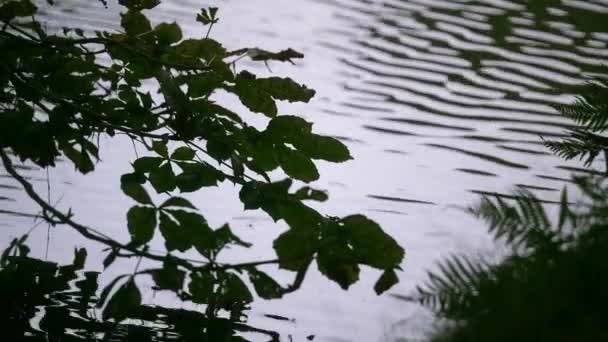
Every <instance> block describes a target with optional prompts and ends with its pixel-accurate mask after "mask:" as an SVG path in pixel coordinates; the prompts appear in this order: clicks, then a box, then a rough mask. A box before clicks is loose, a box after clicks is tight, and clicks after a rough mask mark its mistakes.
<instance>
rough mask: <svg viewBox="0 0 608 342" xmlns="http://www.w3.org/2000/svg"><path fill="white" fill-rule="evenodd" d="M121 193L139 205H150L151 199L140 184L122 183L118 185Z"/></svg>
mask: <svg viewBox="0 0 608 342" xmlns="http://www.w3.org/2000/svg"><path fill="white" fill-rule="evenodd" d="M120 189H121V190H122V192H123V193H124V194H125V195H127V196H129V197H131V198H132V199H134V200H135V201H137V202H139V203H141V204H152V199H151V198H150V196H149V195H148V192H147V191H146V189H144V187H143V186H141V184H138V183H134V182H127V181H123V182H121V183H120Z"/></svg>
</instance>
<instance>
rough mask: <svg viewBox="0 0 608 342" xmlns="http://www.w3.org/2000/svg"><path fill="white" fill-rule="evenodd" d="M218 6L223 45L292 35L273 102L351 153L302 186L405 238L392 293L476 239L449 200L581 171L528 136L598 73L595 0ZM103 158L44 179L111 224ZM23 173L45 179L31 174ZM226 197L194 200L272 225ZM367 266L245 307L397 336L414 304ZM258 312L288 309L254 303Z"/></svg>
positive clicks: (556, 184) (168, 16) (90, 16)
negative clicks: (301, 95) (284, 82)
mask: <svg viewBox="0 0 608 342" xmlns="http://www.w3.org/2000/svg"><path fill="white" fill-rule="evenodd" d="M218 4H219V5H220V7H221V11H222V13H223V16H222V21H221V24H220V25H218V28H217V30H218V31H217V34H218V35H220V39H221V40H222V41H225V42H228V44H233V45H232V46H230V47H241V46H243V45H245V46H261V47H264V48H272V49H276V48H283V47H293V48H295V49H297V50H301V51H303V52H304V53H305V54H306V58H305V60H304V61H303V62H301V63H299V65H297V66H296V67H290V66H274V65H273V66H272V69H273V71H274V73H276V74H281V75H289V76H291V77H293V78H294V79H296V80H298V81H301V82H304V83H307V84H308V85H309V86H311V87H312V88H315V89H317V90H318V94H319V95H318V97H317V99H316V101H314V102H313V104H312V105H310V106H304V107H286V112H287V113H293V112H296V113H303V114H302V115H305V116H306V117H307V118H308V119H309V120H311V121H313V122H315V125H316V126H315V127H316V129H318V130H319V131H321V132H322V133H325V134H329V135H332V136H335V137H338V138H340V139H341V140H342V141H344V142H345V143H346V144H348V145H349V147H350V148H351V150H352V151H353V155H354V157H355V160H354V161H353V162H350V163H347V164H345V165H340V166H332V167H324V166H322V168H321V174H322V180H321V181H319V182H318V184H316V185H317V186H318V187H320V188H325V189H327V190H329V191H330V193H331V194H332V200H331V201H330V202H329V203H328V204H327V210H328V211H329V210H331V211H332V212H337V213H338V214H341V213H352V212H360V211H367V213H368V214H369V216H370V217H372V218H374V219H375V220H377V221H379V222H380V223H381V224H382V225H383V226H384V227H385V228H386V230H387V231H388V232H389V233H391V234H392V235H393V236H395V237H396V238H397V239H398V240H399V241H400V242H401V243H402V244H403V245H404V246H406V249H407V252H408V255H407V258H406V259H407V260H406V263H405V265H404V272H403V276H402V279H403V283H402V284H401V285H400V287H399V288H398V289H397V290H395V291H394V292H397V293H405V292H407V291H408V290H409V289H411V287H412V286H413V285H414V284H416V283H419V282H420V281H421V280H422V279H424V278H423V275H424V269H425V268H428V267H431V266H432V263H433V261H434V260H436V259H437V257H439V256H441V255H444V254H446V253H449V252H451V251H454V250H459V249H465V248H466V249H470V248H476V247H487V246H488V241H487V239H486V237H485V234H484V229H483V227H481V226H480V225H479V223H478V222H475V221H474V220H472V219H471V218H470V217H468V216H467V215H466V214H464V213H463V212H461V211H459V210H455V209H452V208H453V206H454V205H460V206H463V205H467V204H470V203H472V202H473V201H475V200H476V199H477V198H478V196H479V194H508V193H509V190H510V189H512V188H514V187H520V188H525V189H527V190H530V191H532V192H534V193H535V194H537V195H538V196H539V197H540V198H542V199H543V200H545V201H547V203H551V202H552V201H554V200H556V199H557V196H558V194H557V192H556V190H558V189H560V188H561V187H562V186H563V184H564V182H565V181H567V178H568V175H569V174H570V173H571V172H585V170H583V169H580V168H578V167H577V166H578V165H577V164H576V163H565V162H563V161H561V160H559V159H558V158H556V157H554V156H552V155H550V154H548V153H547V152H546V150H545V149H544V147H543V146H542V141H541V139H540V138H539V135H540V134H542V135H544V136H547V137H560V136H562V132H563V130H564V128H567V127H568V125H569V123H568V122H567V121H566V120H564V119H563V118H561V117H560V116H559V115H558V114H557V111H556V110H555V109H554V108H553V106H555V105H559V104H563V103H567V102H569V101H571V99H572V96H571V94H573V93H575V91H576V88H575V86H576V85H577V84H580V83H581V82H582V81H583V80H584V79H586V78H588V77H590V76H593V75H596V74H599V73H601V72H602V67H601V63H602V61H603V60H604V59H605V58H606V56H608V49H606V44H607V43H608V35H606V34H600V33H594V31H599V30H602V29H603V28H602V27H597V26H594V25H596V24H597V23H599V25H600V26H601V25H603V24H604V22H603V21H602V20H597V19H596V20H594V19H593V18H594V17H595V16H601V15H603V14H605V13H608V4H606V3H605V2H604V1H576V0H563V1H553V2H552V5H551V7H550V8H549V9H548V10H547V11H542V10H540V9H539V7H538V6H530V5H531V4H532V5H534V2H531V1H524V0H522V1H507V0H505V1H489V0H488V1H468V0H458V1H447V0H446V1H439V0H417V1H416V0H386V1H375V0H334V1H325V0H323V1H321V0H318V1H312V0H297V1H295V0H293V1H289V2H288V3H286V2H274V3H269V2H266V1H262V0H257V1H246V2H245V1H226V2H221V3H220V2H218ZM205 5H207V2H205V3H199V2H195V1H179V2H178V1H173V2H167V3H165V4H163V6H164V8H165V11H164V12H163V18H159V19H163V20H179V21H180V22H182V21H183V22H184V26H185V27H186V28H187V29H188V30H190V32H196V31H197V30H198V28H197V27H196V26H194V25H189V23H191V22H192V13H195V12H196V11H197V9H198V8H199V7H201V6H205ZM526 5H529V6H526ZM63 6H64V7H65V8H70V9H71V10H70V11H58V10H56V9H54V10H52V11H51V12H49V17H50V18H53V20H54V21H53V22H51V23H50V25H57V23H62V24H63V23H65V22H69V23H72V24H73V25H84V26H85V27H89V28H91V29H100V28H112V27H114V26H113V25H115V23H112V22H111V20H110V18H113V16H112V15H111V14H110V13H113V11H116V10H117V9H116V8H111V9H109V10H107V11H109V12H105V11H100V10H99V8H98V7H96V6H93V5H89V4H86V5H85V4H84V3H80V2H79V3H78V6H74V7H72V6H69V5H67V4H64V5H63ZM75 13H76V14H77V15H75ZM594 23H596V24H594ZM241 67H247V68H253V66H250V65H247V64H245V65H243V66H241ZM257 72H260V73H264V72H268V71H266V70H264V69H259V70H257ZM106 149H107V150H109V152H107V154H106V155H107V156H109V155H110V153H119V154H121V153H122V154H125V152H124V151H123V150H124V149H122V150H121V148H119V147H112V146H108V147H107V148H106ZM111 151H114V152H111ZM130 157H131V155H130V154H129V155H125V158H126V159H125V160H121V161H120V162H121V163H123V162H126V160H127V159H128V158H130ZM104 163H105V164H104V165H110V166H106V167H105V168H104V167H101V172H100V175H96V176H93V177H99V178H95V179H93V180H94V182H92V183H91V182H88V183H86V184H87V185H84V183H83V182H79V181H78V178H73V176H71V174H70V173H69V170H62V169H61V168H60V170H59V171H53V174H52V175H51V178H52V182H51V183H52V184H53V187H54V189H55V191H56V192H57V195H56V196H57V197H59V195H61V194H64V195H65V197H66V198H65V200H64V201H65V202H66V205H70V206H73V207H74V211H75V212H77V213H78V212H81V213H83V214H82V215H83V216H82V217H84V218H85V219H87V220H89V221H90V222H98V223H99V222H105V223H107V224H108V226H109V227H115V229H116V230H117V231H118V230H120V231H122V230H124V228H123V227H122V226H121V224H124V223H121V221H122V217H123V216H121V215H123V213H124V211H121V208H122V207H121V205H120V204H121V202H118V203H116V204H108V205H107V206H104V207H103V208H92V206H93V205H92V203H94V202H95V201H98V200H101V199H103V198H104V197H105V196H112V197H113V198H114V197H116V196H120V195H119V194H118V192H117V191H116V190H117V187H116V186H113V185H115V184H116V180H117V179H118V178H117V175H119V174H120V172H121V169H120V168H121V167H122V166H120V165H119V161H115V160H114V159H113V158H107V160H105V161H104ZM113 163H116V164H113ZM102 164H103V163H102ZM22 171H23V172H25V174H26V175H28V176H30V177H32V179H33V180H34V182H38V186H40V187H41V189H44V188H45V187H46V178H45V177H44V176H43V175H42V174H41V173H40V172H37V171H35V170H22ZM2 176H4V175H2ZM88 179H91V178H88ZM66 181H70V182H72V183H74V184H73V185H66V184H63V182H66ZM91 184H94V185H91ZM233 195H234V191H233V190H232V189H225V188H222V189H220V190H218V191H217V192H214V193H213V194H212V195H208V196H207V195H201V196H200V198H197V201H199V202H200V204H201V205H200V207H205V203H209V205H211V206H212V208H211V209H213V212H212V213H210V214H209V215H210V216H211V217H213V216H214V215H215V216H216V217H217V218H218V219H219V218H222V219H226V218H230V217H232V218H234V219H235V221H236V222H238V223H239V224H241V225H242V229H243V231H245V232H246V233H247V232H248V234H251V235H252V236H254V238H253V239H254V240H256V241H271V240H272V238H273V237H274V236H276V234H277V229H276V227H274V226H273V225H272V224H271V223H270V222H269V220H267V219H265V218H264V216H262V215H257V216H255V215H252V216H249V215H248V216H243V213H242V212H241V210H240V209H241V208H240V207H238V206H237V205H232V204H229V203H230V202H229V201H227V200H226V201H225V202H224V201H223V199H225V198H229V197H231V196H233ZM0 196H1V197H0V204H2V211H1V212H0V215H2V217H7V222H12V221H15V222H22V221H20V220H22V219H28V218H27V217H17V216H15V215H22V214H25V215H34V214H35V213H34V212H31V211H28V210H29V209H27V208H29V207H27V206H26V205H25V204H24V201H23V198H22V197H21V196H20V195H19V191H18V190H17V189H14V183H13V182H12V181H11V180H10V179H8V178H5V177H2V178H0ZM217 198H221V199H222V201H218V200H217ZM13 199H16V200H17V201H11V200H13ZM218 202H221V203H222V205H219V204H217V203H218ZM211 209H210V210H211ZM110 217H117V219H110ZM30 221H31V218H30ZM252 227H253V228H252ZM273 227H274V228H273ZM112 229H114V228H112ZM252 229H255V232H252ZM16 232H17V230H9V233H8V234H16ZM57 234H59V233H57ZM41 240H43V238H41ZM57 243H58V242H57ZM262 245H263V244H262ZM266 246H268V242H266ZM256 253H257V252H256ZM259 255H263V252H262V251H260V252H259ZM365 275H366V273H364V274H363V275H362V278H363V281H362V284H361V285H360V286H358V287H356V288H354V289H352V290H351V291H349V292H342V291H340V290H339V289H338V288H337V287H336V288H334V287H328V285H327V283H326V282H324V281H321V280H320V279H321V277H320V276H318V275H317V274H315V273H313V274H311V275H309V279H308V280H307V282H306V283H305V285H304V287H303V289H302V290H300V292H299V293H296V294H294V295H292V296H290V297H288V298H287V299H285V300H283V301H281V302H261V303H259V305H254V307H255V308H259V309H255V310H257V311H256V312H254V315H253V317H254V318H253V320H254V321H256V323H260V324H261V325H262V326H266V327H272V328H273V329H272V330H277V331H280V332H281V333H282V334H284V335H285V336H287V335H292V336H294V341H299V340H304V339H305V338H306V336H309V335H310V334H313V333H314V334H315V336H316V339H315V341H374V340H379V339H380V336H381V335H383V334H388V335H396V336H405V335H407V334H408V331H411V329H412V326H411V324H409V325H408V327H407V328H405V327H402V326H401V325H399V324H394V325H393V324H391V322H398V321H399V320H401V319H402V318H403V317H406V316H410V315H411V314H412V313H413V312H416V310H417V309H416V308H414V307H404V304H402V303H401V302H398V303H395V301H393V300H391V299H390V298H376V297H375V296H373V295H372V294H371V292H370V291H367V290H368V289H369V288H371V284H372V278H373V277H371V276H370V277H369V279H367V278H366V277H365ZM270 312H271V313H273V314H274V313H278V314H279V315H280V316H281V315H284V316H288V317H293V318H295V322H296V323H293V322H290V321H286V322H282V321H277V320H273V319H271V318H269V317H268V316H264V314H265V313H270ZM406 330H407V331H406ZM387 331H388V333H387Z"/></svg>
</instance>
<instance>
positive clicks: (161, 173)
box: [148, 163, 177, 194]
mask: <svg viewBox="0 0 608 342" xmlns="http://www.w3.org/2000/svg"><path fill="white" fill-rule="evenodd" d="M148 179H149V180H150V183H151V184H152V187H154V189H155V190H156V192H158V193H159V194H160V193H163V192H167V191H173V190H174V189H175V187H176V185H177V179H176V177H175V175H174V174H173V170H172V169H171V164H170V163H165V164H164V165H162V166H161V167H159V168H157V169H155V170H152V172H150V176H149V177H148Z"/></svg>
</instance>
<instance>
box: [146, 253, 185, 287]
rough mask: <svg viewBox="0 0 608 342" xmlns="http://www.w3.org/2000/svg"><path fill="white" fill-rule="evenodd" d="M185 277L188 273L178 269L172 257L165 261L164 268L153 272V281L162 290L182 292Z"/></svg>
mask: <svg viewBox="0 0 608 342" xmlns="http://www.w3.org/2000/svg"><path fill="white" fill-rule="evenodd" d="M185 277H186V272H184V271H181V270H179V269H178V267H177V263H176V262H175V260H174V259H173V258H172V257H168V258H167V259H165V261H164V262H163V268H161V269H157V270H154V271H153V272H152V279H154V282H155V283H156V286H158V288H160V289H161V290H172V291H178V290H181V289H182V287H183V286H184V280H185Z"/></svg>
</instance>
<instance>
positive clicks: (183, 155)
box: [171, 146, 196, 160]
mask: <svg viewBox="0 0 608 342" xmlns="http://www.w3.org/2000/svg"><path fill="white" fill-rule="evenodd" d="M195 154H196V153H195V152H194V150H193V149H191V148H189V147H186V146H182V147H179V148H177V149H176V150H175V151H173V154H171V159H173V160H192V159H194V156H195Z"/></svg>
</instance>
